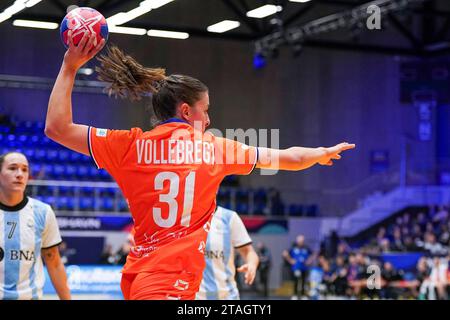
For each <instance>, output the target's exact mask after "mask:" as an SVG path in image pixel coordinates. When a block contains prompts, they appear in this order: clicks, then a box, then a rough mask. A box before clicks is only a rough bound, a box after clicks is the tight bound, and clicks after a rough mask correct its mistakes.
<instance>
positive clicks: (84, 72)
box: [77, 68, 94, 76]
mask: <svg viewBox="0 0 450 320" xmlns="http://www.w3.org/2000/svg"><path fill="white" fill-rule="evenodd" d="M77 73H78V74H82V75H84V76H90V75H91V74H93V73H94V69H92V68H80V69H78V71H77Z"/></svg>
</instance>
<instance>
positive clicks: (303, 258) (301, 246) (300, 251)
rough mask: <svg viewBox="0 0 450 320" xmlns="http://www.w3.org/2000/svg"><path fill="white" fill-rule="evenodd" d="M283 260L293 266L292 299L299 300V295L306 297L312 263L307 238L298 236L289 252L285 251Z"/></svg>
mask: <svg viewBox="0 0 450 320" xmlns="http://www.w3.org/2000/svg"><path fill="white" fill-rule="evenodd" d="M283 258H284V259H285V260H286V261H287V262H288V263H289V264H290V265H291V272H292V278H293V280H294V295H293V296H292V299H294V300H295V299H298V297H299V294H300V296H305V293H306V283H307V279H308V270H309V265H310V263H311V260H310V258H311V249H310V248H309V247H308V246H306V245H305V236H303V235H298V236H297V238H296V240H295V242H294V244H293V245H292V247H291V248H290V249H289V251H287V250H284V251H283ZM299 287H300V288H299Z"/></svg>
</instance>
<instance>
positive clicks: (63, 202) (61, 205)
mask: <svg viewBox="0 0 450 320" xmlns="http://www.w3.org/2000/svg"><path fill="white" fill-rule="evenodd" d="M68 202H69V197H66V196H61V195H59V196H58V198H57V202H56V205H57V208H58V209H62V210H66V209H67V204H68Z"/></svg>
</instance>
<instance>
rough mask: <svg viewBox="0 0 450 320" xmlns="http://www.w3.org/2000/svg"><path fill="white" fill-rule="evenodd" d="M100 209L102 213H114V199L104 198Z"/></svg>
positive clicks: (101, 200)
mask: <svg viewBox="0 0 450 320" xmlns="http://www.w3.org/2000/svg"><path fill="white" fill-rule="evenodd" d="M100 209H101V210H102V211H113V210H114V198H111V197H102V198H101V199H100Z"/></svg>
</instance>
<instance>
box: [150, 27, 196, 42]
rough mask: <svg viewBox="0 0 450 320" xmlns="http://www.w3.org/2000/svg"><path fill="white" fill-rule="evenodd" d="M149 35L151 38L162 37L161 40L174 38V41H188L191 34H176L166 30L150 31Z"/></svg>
mask: <svg viewBox="0 0 450 320" xmlns="http://www.w3.org/2000/svg"><path fill="white" fill-rule="evenodd" d="M147 35H149V36H150V37H161V38H173V39H183V40H184V39H187V38H189V33H186V32H175V31H166V30H155V29H151V30H148V32H147Z"/></svg>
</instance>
